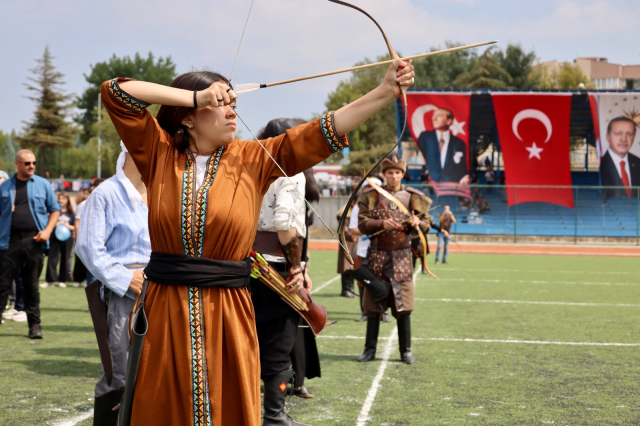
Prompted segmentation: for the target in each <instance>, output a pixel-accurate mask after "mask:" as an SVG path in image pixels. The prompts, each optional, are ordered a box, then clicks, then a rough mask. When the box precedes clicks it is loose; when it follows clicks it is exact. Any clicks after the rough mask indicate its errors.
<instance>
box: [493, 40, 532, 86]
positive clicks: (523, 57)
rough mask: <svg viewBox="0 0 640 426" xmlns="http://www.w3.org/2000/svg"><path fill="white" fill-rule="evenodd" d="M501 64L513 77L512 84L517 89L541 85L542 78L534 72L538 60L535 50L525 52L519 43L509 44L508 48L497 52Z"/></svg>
mask: <svg viewBox="0 0 640 426" xmlns="http://www.w3.org/2000/svg"><path fill="white" fill-rule="evenodd" d="M495 55H496V58H498V63H499V64H500V66H501V67H502V68H503V69H504V70H505V71H506V72H507V73H509V75H510V76H511V78H512V79H513V81H512V83H511V86H512V87H513V88H515V89H535V88H538V87H539V86H540V78H539V76H538V75H536V74H535V73H532V70H533V65H534V63H535V61H536V54H535V52H534V51H531V52H529V53H525V51H524V50H523V49H522V46H520V45H519V44H509V45H508V46H507V48H506V49H505V50H504V51H502V50H498V51H497V52H496V54H495Z"/></svg>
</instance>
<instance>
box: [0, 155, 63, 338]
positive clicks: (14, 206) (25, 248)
mask: <svg viewBox="0 0 640 426" xmlns="http://www.w3.org/2000/svg"><path fill="white" fill-rule="evenodd" d="M15 164H16V171H17V172H16V174H15V175H13V176H12V177H11V178H10V179H9V180H7V181H5V182H4V183H3V184H2V185H0V315H2V312H3V311H4V308H5V305H6V304H7V298H8V296H9V292H10V289H11V283H12V281H13V278H14V277H15V273H16V267H17V265H20V266H21V271H22V283H23V286H24V304H25V311H26V312H27V321H28V323H29V338H31V339H42V328H41V327H40V288H39V287H38V278H39V275H40V271H41V269H42V262H43V258H44V251H45V249H46V248H47V247H48V244H49V237H50V236H51V232H53V229H54V228H55V226H56V224H57V223H58V217H59V216H60V204H58V202H57V200H56V195H55V193H54V192H53V189H52V188H51V185H50V184H49V182H48V181H47V180H46V179H43V178H41V177H39V176H35V175H34V173H35V170H36V157H35V155H34V154H33V152H31V151H29V150H28V149H22V150H20V151H18V153H17V154H16V162H15Z"/></svg>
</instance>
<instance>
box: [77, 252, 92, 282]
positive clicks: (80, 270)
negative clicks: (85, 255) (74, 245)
mask: <svg viewBox="0 0 640 426" xmlns="http://www.w3.org/2000/svg"><path fill="white" fill-rule="evenodd" d="M86 279H87V267H86V266H84V263H82V260H80V258H79V257H78V253H76V263H74V264H73V281H75V282H77V283H81V282H82V281H84V280H86ZM88 284H90V283H88Z"/></svg>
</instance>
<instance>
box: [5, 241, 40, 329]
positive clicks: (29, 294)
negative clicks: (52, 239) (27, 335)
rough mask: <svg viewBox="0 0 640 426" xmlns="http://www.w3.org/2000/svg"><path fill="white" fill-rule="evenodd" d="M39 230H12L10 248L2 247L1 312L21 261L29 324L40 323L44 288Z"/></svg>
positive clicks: (25, 305)
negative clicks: (41, 280) (42, 287)
mask: <svg viewBox="0 0 640 426" xmlns="http://www.w3.org/2000/svg"><path fill="white" fill-rule="evenodd" d="M36 234H37V232H12V233H11V237H10V240H9V249H8V250H1V251H0V315H1V314H2V312H4V308H5V306H6V305H7V298H8V297H9V292H10V291H11V284H12V282H13V279H14V277H15V274H16V270H17V268H18V265H20V267H21V268H22V271H21V272H22V285H23V288H24V310H25V311H26V312H27V321H28V322H29V326H32V325H33V324H40V288H39V287H38V278H39V276H40V272H41V271H42V263H43V260H44V250H43V249H42V246H41V244H40V243H36V242H35V241H34V240H33V237H35V236H36Z"/></svg>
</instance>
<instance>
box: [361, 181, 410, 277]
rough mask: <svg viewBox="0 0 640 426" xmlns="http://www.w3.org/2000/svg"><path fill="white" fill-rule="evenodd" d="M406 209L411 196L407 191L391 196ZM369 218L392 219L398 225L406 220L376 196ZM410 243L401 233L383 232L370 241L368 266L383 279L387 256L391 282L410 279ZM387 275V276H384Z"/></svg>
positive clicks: (392, 205) (398, 211) (384, 199)
mask: <svg viewBox="0 0 640 426" xmlns="http://www.w3.org/2000/svg"><path fill="white" fill-rule="evenodd" d="M392 195H393V196H394V197H396V198H397V199H398V201H400V202H401V203H402V204H403V205H404V206H405V207H406V208H407V209H408V208H409V201H410V200H411V194H410V193H409V192H408V191H405V190H404V189H403V190H400V191H398V192H396V193H393V194H392ZM371 216H372V217H373V218H374V219H383V220H384V219H393V220H395V221H396V222H398V223H400V222H402V221H403V220H405V219H407V215H406V214H405V213H403V212H402V210H400V208H398V206H397V205H396V204H395V203H394V202H392V201H389V200H387V199H386V198H385V197H383V196H381V195H379V194H378V197H377V202H376V205H375V206H374V207H373V209H372V210H371ZM410 247H411V242H410V241H409V238H408V237H407V236H406V235H405V234H404V233H402V232H400V231H397V230H394V231H388V232H385V233H383V234H381V235H379V236H377V237H375V238H374V239H373V241H372V250H371V259H370V265H371V267H372V268H373V270H374V271H375V272H376V275H378V276H379V277H381V278H382V277H383V274H382V272H383V271H382V269H383V266H384V261H385V258H386V257H387V256H391V257H392V259H393V272H392V274H391V275H393V281H395V282H396V283H393V282H392V283H391V284H392V285H393V284H399V283H401V282H404V281H410V280H411V279H412V272H413V268H412V263H411V248H410ZM385 275H387V274H385Z"/></svg>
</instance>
